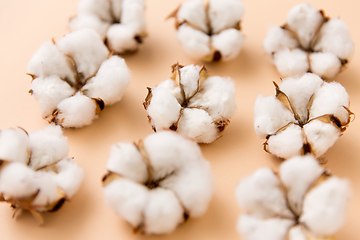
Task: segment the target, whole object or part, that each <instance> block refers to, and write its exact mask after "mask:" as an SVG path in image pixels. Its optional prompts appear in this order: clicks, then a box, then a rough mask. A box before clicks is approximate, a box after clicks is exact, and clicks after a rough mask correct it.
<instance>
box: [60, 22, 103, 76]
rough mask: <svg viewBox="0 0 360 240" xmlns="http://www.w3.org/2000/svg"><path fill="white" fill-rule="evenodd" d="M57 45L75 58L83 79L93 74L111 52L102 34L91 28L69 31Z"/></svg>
mask: <svg viewBox="0 0 360 240" xmlns="http://www.w3.org/2000/svg"><path fill="white" fill-rule="evenodd" d="M56 45H57V47H58V48H59V50H60V51H61V52H63V53H65V54H66V55H69V56H70V57H72V58H73V59H74V61H75V63H76V68H77V72H78V73H79V77H80V80H81V81H84V80H85V79H87V78H88V77H91V76H93V75H94V74H95V73H96V72H97V71H98V69H99V67H100V65H101V63H102V62H103V61H104V60H106V59H107V56H108V54H109V50H108V49H107V47H106V46H105V45H104V43H103V42H102V40H101V38H100V36H99V35H98V34H97V33H96V32H95V30H93V29H90V28H84V29H80V30H76V31H73V32H71V33H68V34H67V35H65V36H64V37H62V38H60V40H59V41H58V42H57V43H56Z"/></svg>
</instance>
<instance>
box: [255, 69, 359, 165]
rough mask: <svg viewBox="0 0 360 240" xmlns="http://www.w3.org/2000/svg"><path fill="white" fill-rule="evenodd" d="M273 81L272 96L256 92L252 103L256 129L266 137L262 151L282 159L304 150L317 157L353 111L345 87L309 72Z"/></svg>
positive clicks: (338, 133)
mask: <svg viewBox="0 0 360 240" xmlns="http://www.w3.org/2000/svg"><path fill="white" fill-rule="evenodd" d="M274 84H275V89H276V94H275V96H270V97H263V96H262V95H259V96H258V98H257V99H256V101H255V107H254V128H255V132H256V134H257V135H258V136H259V137H260V138H266V141H265V143H264V149H265V151H267V152H269V153H271V154H274V155H275V156H278V157H280V158H284V159H287V158H290V157H293V156H295V155H299V154H306V153H311V154H313V155H314V156H315V157H320V156H321V155H323V154H324V153H325V152H326V151H327V149H329V148H330V147H331V146H332V145H333V144H334V143H335V142H336V140H337V139H338V138H339V137H340V136H341V135H342V133H343V132H344V131H345V130H346V128H347V126H348V124H349V123H350V121H351V117H352V116H353V115H354V114H353V113H352V112H351V111H350V110H349V104H350V101H349V95H348V94H347V92H346V90H345V88H344V87H343V86H341V84H339V83H336V82H331V83H328V82H325V81H323V80H322V79H321V78H320V77H319V76H317V75H316V74H312V73H306V74H304V75H301V76H295V77H288V78H284V79H282V81H281V83H280V84H279V85H278V84H276V83H275V82H274Z"/></svg>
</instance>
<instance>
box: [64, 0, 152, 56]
mask: <svg viewBox="0 0 360 240" xmlns="http://www.w3.org/2000/svg"><path fill="white" fill-rule="evenodd" d="M77 11H78V15H77V16H76V17H73V18H72V19H71V20H70V23H69V25H70V29H71V30H78V29H83V28H92V29H94V30H95V31H96V32H97V33H98V34H99V35H100V36H101V38H102V40H104V41H105V42H106V44H107V46H108V47H109V49H110V50H111V51H114V52H115V53H125V52H132V51H136V50H137V49H138V47H139V45H140V44H141V43H142V41H143V38H144V37H146V35H147V33H146V27H145V1H144V0H82V1H80V3H79V5H78V8H77Z"/></svg>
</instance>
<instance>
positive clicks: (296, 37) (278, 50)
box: [264, 3, 354, 79]
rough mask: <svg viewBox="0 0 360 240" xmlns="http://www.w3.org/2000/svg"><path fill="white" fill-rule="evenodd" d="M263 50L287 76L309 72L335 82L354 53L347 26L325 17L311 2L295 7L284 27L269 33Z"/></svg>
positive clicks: (283, 74)
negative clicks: (335, 78)
mask: <svg viewBox="0 0 360 240" xmlns="http://www.w3.org/2000/svg"><path fill="white" fill-rule="evenodd" d="M264 48H265V50H266V52H267V53H268V54H270V55H271V56H272V60H273V63H274V64H275V66H276V68H277V70H278V71H279V73H280V74H281V75H282V76H284V77H289V76H294V75H296V74H302V73H306V72H309V71H310V72H313V73H315V74H317V75H319V76H320V77H322V78H324V79H332V78H334V77H335V76H336V75H337V74H338V73H339V72H340V71H341V70H342V69H343V67H344V66H345V65H346V64H347V63H348V61H349V60H350V58H351V57H352V55H353V53H354V43H353V41H352V39H351V36H350V32H349V28H348V26H347V25H346V23H345V22H343V21H342V20H341V19H329V18H327V17H325V16H324V13H323V11H318V10H316V9H315V8H313V7H312V6H310V5H309V4H308V3H301V4H298V5H296V6H295V7H293V8H292V9H291V10H290V11H289V13H288V16H287V23H286V24H285V25H283V26H282V27H280V26H275V27H273V28H271V29H270V30H269V32H268V34H267V36H266V38H265V40H264Z"/></svg>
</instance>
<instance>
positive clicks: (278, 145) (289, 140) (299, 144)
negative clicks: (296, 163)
mask: <svg viewBox="0 0 360 240" xmlns="http://www.w3.org/2000/svg"><path fill="white" fill-rule="evenodd" d="M303 144H304V136H303V132H302V130H301V127H299V126H298V125H295V124H290V125H289V126H288V127H287V128H286V129H284V130H282V131H280V132H278V133H277V134H276V135H272V136H271V137H270V138H269V139H268V141H267V150H268V151H269V152H271V153H272V154H274V155H276V156H278V157H281V158H284V159H288V158H290V157H293V156H295V155H301V153H302V150H303Z"/></svg>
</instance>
